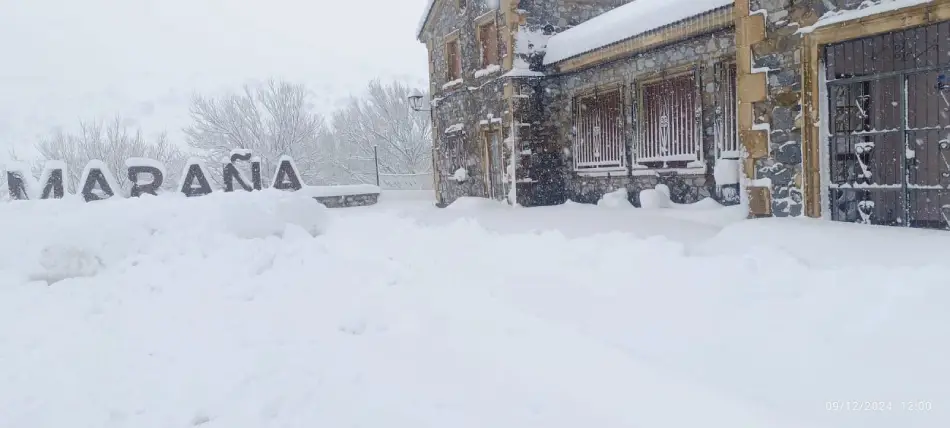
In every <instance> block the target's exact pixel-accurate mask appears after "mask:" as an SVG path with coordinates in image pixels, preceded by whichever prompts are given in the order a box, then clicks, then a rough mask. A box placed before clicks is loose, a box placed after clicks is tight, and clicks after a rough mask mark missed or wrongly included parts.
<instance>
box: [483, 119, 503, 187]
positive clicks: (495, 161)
mask: <svg viewBox="0 0 950 428" xmlns="http://www.w3.org/2000/svg"><path fill="white" fill-rule="evenodd" d="M483 135H484V136H483V138H485V142H484V143H485V150H486V159H487V165H486V168H485V173H486V174H487V175H488V179H487V180H486V181H487V184H488V197H489V198H491V199H497V200H503V199H505V195H506V194H507V193H506V192H507V187H508V184H507V183H506V182H505V179H504V177H505V172H504V169H505V167H506V165H505V163H504V161H503V159H502V146H501V145H502V141H501V131H498V130H496V131H491V132H485V133H484V134H483Z"/></svg>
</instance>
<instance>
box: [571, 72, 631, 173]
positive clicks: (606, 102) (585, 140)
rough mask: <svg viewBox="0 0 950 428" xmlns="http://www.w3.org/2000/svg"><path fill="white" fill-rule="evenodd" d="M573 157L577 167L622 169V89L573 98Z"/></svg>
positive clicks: (624, 164) (623, 151)
mask: <svg viewBox="0 0 950 428" xmlns="http://www.w3.org/2000/svg"><path fill="white" fill-rule="evenodd" d="M573 104H574V105H573V108H574V144H573V158H574V168H575V169H576V170H589V169H598V168H609V169H615V168H623V167H625V166H626V162H625V149H624V140H625V138H624V117H623V116H624V105H623V89H622V88H616V89H611V90H608V91H603V92H597V93H594V94H589V95H584V96H578V97H575V98H574V103H573Z"/></svg>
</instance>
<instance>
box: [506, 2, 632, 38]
mask: <svg viewBox="0 0 950 428" xmlns="http://www.w3.org/2000/svg"><path fill="white" fill-rule="evenodd" d="M631 1H633V0H521V1H520V2H519V5H518V8H519V9H521V10H524V11H526V13H525V17H526V22H525V23H526V25H527V26H528V27H529V28H532V29H534V28H542V29H543V28H544V27H547V26H549V27H548V30H547V31H548V32H549V33H552V34H553V33H560V32H562V31H564V30H567V29H569V28H571V27H573V26H576V25H579V24H582V23H584V22H585V21H587V20H589V19H591V18H593V17H595V16H597V15H600V14H602V13H604V12H607V11H609V10H611V9H614V8H616V7H617V6H622V5H624V4H626V3H630V2H631Z"/></svg>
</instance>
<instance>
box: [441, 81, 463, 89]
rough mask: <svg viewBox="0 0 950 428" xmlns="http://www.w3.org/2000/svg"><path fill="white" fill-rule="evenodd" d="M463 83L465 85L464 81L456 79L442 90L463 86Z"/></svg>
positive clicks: (443, 86)
mask: <svg viewBox="0 0 950 428" xmlns="http://www.w3.org/2000/svg"><path fill="white" fill-rule="evenodd" d="M462 83H465V80H464V79H455V80H453V81H451V82H449V83H446V84H444V85H442V89H449V88H452V87H455V86H458V85H461V84H462Z"/></svg>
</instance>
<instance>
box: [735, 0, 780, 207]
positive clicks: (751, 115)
mask: <svg viewBox="0 0 950 428" xmlns="http://www.w3.org/2000/svg"><path fill="white" fill-rule="evenodd" d="M749 2H750V0H738V1H736V3H735V8H734V9H733V10H734V12H735V15H736V88H737V98H738V101H739V106H738V110H739V112H738V116H737V117H738V128H739V140H740V141H741V142H742V146H743V148H744V150H745V154H744V157H743V161H742V162H743V168H742V171H743V174H744V175H745V176H744V177H742V178H743V180H744V181H745V183H746V185H745V186H744V187H745V191H746V192H747V197H748V201H749V216H750V217H760V216H767V215H769V214H771V212H772V204H771V201H770V198H769V196H770V189H769V187H768V186H763V184H764V183H763V182H762V180H758V174H756V164H757V163H758V162H760V161H761V160H762V159H764V158H766V157H768V154H769V151H768V132H767V131H766V130H764V129H761V126H756V118H757V117H760V115H758V114H756V113H755V109H754V106H755V104H756V103H762V102H765V101H767V100H768V92H767V91H766V88H767V86H768V84H767V82H766V74H764V73H758V72H756V73H754V72H753V69H752V57H753V54H752V45H753V44H756V43H759V42H761V41H763V40H764V39H765V19H764V17H763V16H762V15H760V14H755V15H750V3H749Z"/></svg>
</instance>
